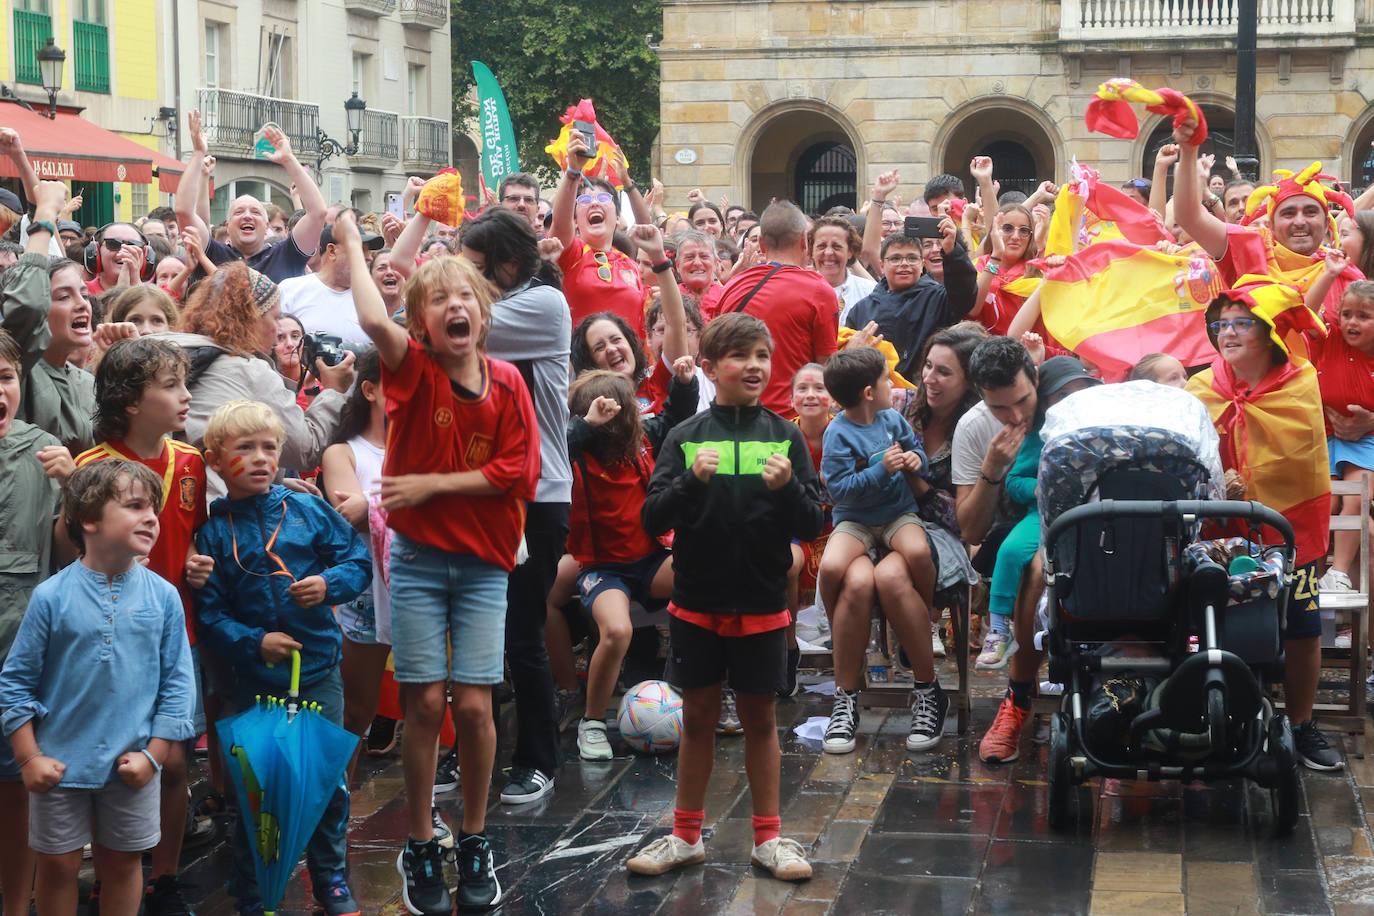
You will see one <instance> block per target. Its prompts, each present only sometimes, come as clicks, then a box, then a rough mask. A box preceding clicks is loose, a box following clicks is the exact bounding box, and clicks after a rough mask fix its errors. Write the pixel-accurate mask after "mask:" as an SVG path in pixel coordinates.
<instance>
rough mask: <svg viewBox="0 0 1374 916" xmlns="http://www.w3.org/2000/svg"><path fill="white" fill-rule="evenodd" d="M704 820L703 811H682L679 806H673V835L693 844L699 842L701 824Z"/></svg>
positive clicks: (704, 814) (704, 813)
mask: <svg viewBox="0 0 1374 916" xmlns="http://www.w3.org/2000/svg"><path fill="white" fill-rule="evenodd" d="M705 820H706V812H705V811H683V810H682V809H681V808H674V809H673V836H675V837H677V838H678V839H679V840H681V841H682V842H684V843H690V844H692V845H693V846H695V845H696V844H697V843H700V842H701V824H702V822H703V821H705Z"/></svg>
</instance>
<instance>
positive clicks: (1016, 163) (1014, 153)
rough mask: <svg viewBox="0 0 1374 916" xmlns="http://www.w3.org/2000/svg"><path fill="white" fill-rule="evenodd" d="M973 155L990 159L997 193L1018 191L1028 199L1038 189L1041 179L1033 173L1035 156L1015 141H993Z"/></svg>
mask: <svg viewBox="0 0 1374 916" xmlns="http://www.w3.org/2000/svg"><path fill="white" fill-rule="evenodd" d="M974 155H976V156H987V157H989V158H991V159H992V164H993V173H992V178H993V181H996V182H997V185H998V189H999V193H1006V192H1007V191H1020V192H1021V193H1022V194H1025V195H1026V196H1027V197H1029V196H1030V195H1031V194H1033V193H1034V192H1035V189H1036V188H1038V187H1040V182H1041V180H1042V179H1041V178H1040V177H1039V176H1037V175H1036V172H1035V156H1033V155H1032V154H1031V151H1030V150H1028V149H1026V148H1025V147H1024V146H1022V145H1021V144H1020V143H1017V142H1016V141H1015V140H994V141H992V142H991V143H989V144H987V145H986V146H984V147H983V148H982V149H980V150H978V152H977V153H975V154H974Z"/></svg>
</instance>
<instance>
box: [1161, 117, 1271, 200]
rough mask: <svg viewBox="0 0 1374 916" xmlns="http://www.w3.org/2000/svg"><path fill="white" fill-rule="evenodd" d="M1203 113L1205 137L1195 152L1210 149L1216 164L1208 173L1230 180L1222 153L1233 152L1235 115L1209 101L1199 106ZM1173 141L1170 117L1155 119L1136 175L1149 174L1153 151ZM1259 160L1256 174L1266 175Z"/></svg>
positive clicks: (1201, 152)
mask: <svg viewBox="0 0 1374 916" xmlns="http://www.w3.org/2000/svg"><path fill="white" fill-rule="evenodd" d="M1202 114H1203V117H1205V118H1206V119H1207V140H1206V142H1204V143H1203V144H1202V146H1201V147H1199V148H1198V154H1199V155H1201V154H1204V153H1211V154H1212V155H1214V156H1216V157H1217V161H1216V164H1215V165H1213V166H1212V174H1213V175H1220V176H1221V177H1222V178H1225V179H1226V180H1227V181H1230V180H1231V177H1232V176H1231V172H1230V170H1229V169H1227V168H1226V157H1227V156H1234V155H1235V154H1236V116H1235V115H1234V114H1233V113H1232V112H1229V111H1226V110H1225V109H1223V108H1213V107H1211V106H1210V105H1203V106H1202ZM1173 142H1174V123H1173V120H1172V119H1169V118H1166V119H1165V120H1163V121H1160V122H1159V126H1158V127H1156V128H1155V129H1154V131H1152V132H1151V133H1150V139H1149V141H1148V142H1147V143H1146V144H1145V155H1144V158H1143V159H1141V161H1140V175H1139V176H1137V177H1140V178H1151V177H1153V176H1154V172H1155V155H1156V154H1157V153H1158V152H1159V148H1160V147H1161V146H1163V145H1164V144H1166V143H1173ZM1266 174H1268V173H1266V172H1265V171H1264V167H1263V163H1262V162H1261V164H1260V175H1266ZM1169 193H1170V195H1172V194H1173V175H1172V174H1171V175H1170V177H1169Z"/></svg>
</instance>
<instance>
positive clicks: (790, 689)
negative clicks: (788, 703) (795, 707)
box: [778, 648, 801, 700]
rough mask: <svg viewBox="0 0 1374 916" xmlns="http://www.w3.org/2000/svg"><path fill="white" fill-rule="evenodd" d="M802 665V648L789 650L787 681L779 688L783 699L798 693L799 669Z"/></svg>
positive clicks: (779, 693) (779, 694)
mask: <svg viewBox="0 0 1374 916" xmlns="http://www.w3.org/2000/svg"><path fill="white" fill-rule="evenodd" d="M800 667H801V649H799V648H798V649H788V650H787V682H786V684H785V685H784V686H782V687H779V688H778V696H779V697H780V698H782V699H784V700H785V699H787V698H788V697H794V696H796V695H797V686H798V685H797V669H798V668H800Z"/></svg>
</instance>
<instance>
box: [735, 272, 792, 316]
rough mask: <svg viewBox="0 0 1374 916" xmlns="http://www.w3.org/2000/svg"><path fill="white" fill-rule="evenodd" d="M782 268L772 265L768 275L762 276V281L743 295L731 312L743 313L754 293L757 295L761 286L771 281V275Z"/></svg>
mask: <svg viewBox="0 0 1374 916" xmlns="http://www.w3.org/2000/svg"><path fill="white" fill-rule="evenodd" d="M782 268H783V265H782V264H774V265H773V269H772V270H770V271H768V273H766V274H764V275H763V279H762V280H760V281H759V282H758V284H757V285H756V286H755V287H754V288H753V289H751V290H749V292H747V293H745V294H744V298H743V299H741V300H740V301H739V305H737V306H735V307H734V308H733V309H732V310H731V311H735V312H742V311H744V307H745V306H746V305H748V304H749V300H750V299H753V298H754V293H757V292H758V291H759V290H761V289H763V284H765V283H767V282H768V281H769V280H771V279H773V274H775V273H777V272H778V271H780V270H782Z"/></svg>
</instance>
